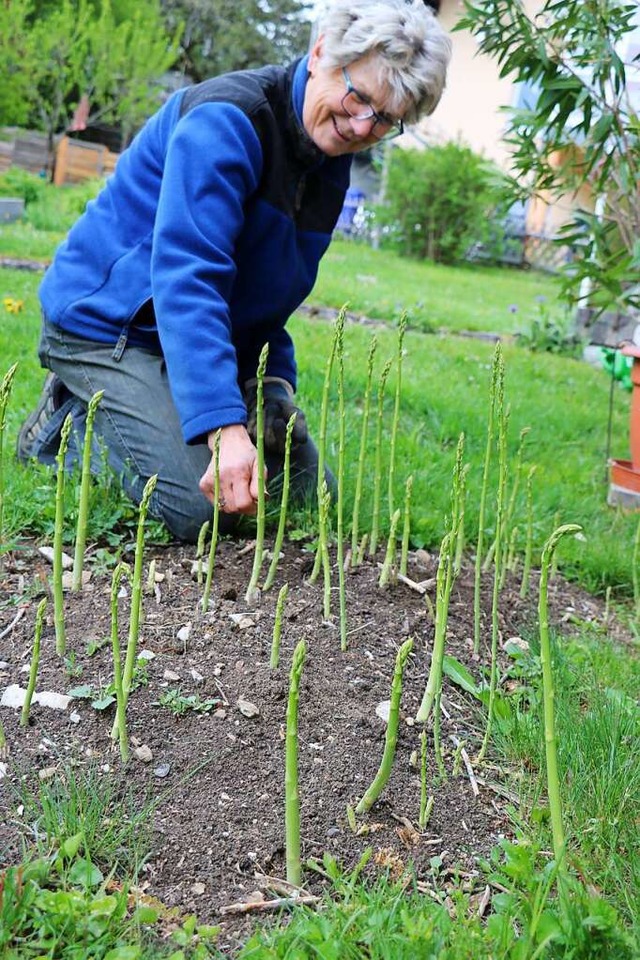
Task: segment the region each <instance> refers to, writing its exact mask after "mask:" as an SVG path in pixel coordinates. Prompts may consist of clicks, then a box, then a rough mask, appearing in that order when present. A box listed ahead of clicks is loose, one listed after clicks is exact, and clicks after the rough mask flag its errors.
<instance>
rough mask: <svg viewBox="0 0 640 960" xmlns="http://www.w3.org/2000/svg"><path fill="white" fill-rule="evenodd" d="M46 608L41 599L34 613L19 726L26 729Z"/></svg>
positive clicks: (44, 599)
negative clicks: (33, 628)
mask: <svg viewBox="0 0 640 960" xmlns="http://www.w3.org/2000/svg"><path fill="white" fill-rule="evenodd" d="M46 608H47V598H46V597H43V599H42V600H41V601H40V603H39V604H38V609H37V611H36V626H35V632H34V636H33V650H32V651H31V665H30V667H29V683H28V684H27V692H26V693H25V696H24V703H23V704H22V713H21V714H20V726H21V727H26V726H27V724H28V723H29V712H30V710H31V701H32V700H33V695H34V693H35V690H36V679H37V676H38V667H39V665H40V639H41V637H42V625H43V623H44V614H45V610H46Z"/></svg>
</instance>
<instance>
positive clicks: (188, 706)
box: [156, 688, 222, 717]
mask: <svg viewBox="0 0 640 960" xmlns="http://www.w3.org/2000/svg"><path fill="white" fill-rule="evenodd" d="M156 703H157V704H158V705H159V706H161V707H166V708H167V709H168V710H170V711H171V713H172V714H173V715H174V716H175V717H183V716H184V715H185V713H189V712H193V713H209V711H210V710H213V709H214V708H215V707H219V706H220V704H221V703H222V701H221V700H220V698H219V697H208V698H207V699H205V700H202V699H201V698H200V696H199V695H198V694H197V693H189V694H185V693H182V692H181V691H180V690H176V689H173V688H172V689H171V690H165V692H164V693H161V694H160V696H159V698H158V700H157V701H156Z"/></svg>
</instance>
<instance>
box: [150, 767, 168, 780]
mask: <svg viewBox="0 0 640 960" xmlns="http://www.w3.org/2000/svg"><path fill="white" fill-rule="evenodd" d="M170 771H171V764H170V763H159V764H158V766H157V767H154V768H153V773H154V776H156V777H158V778H159V779H160V780H163V779H164V778H165V777H168V776H169V773H170Z"/></svg>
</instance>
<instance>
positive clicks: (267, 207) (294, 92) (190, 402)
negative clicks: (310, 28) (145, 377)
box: [40, 58, 351, 443]
mask: <svg viewBox="0 0 640 960" xmlns="http://www.w3.org/2000/svg"><path fill="white" fill-rule="evenodd" d="M306 82H307V59H306V58H304V59H303V60H301V61H298V62H297V63H296V64H293V65H292V66H291V67H289V68H279V67H265V68H263V69H262V70H255V71H243V72H238V73H231V74H225V75H223V76H221V77H217V78H214V79H212V80H208V81H205V82H204V83H202V84H199V85H197V86H194V87H190V88H188V89H186V90H181V91H179V92H178V93H176V94H174V95H173V96H172V97H171V98H170V99H169V100H168V101H167V103H166V104H165V105H164V106H163V107H162V108H161V109H160V110H159V111H158V112H157V113H156V114H155V115H154V116H153V117H151V119H150V120H149V121H148V122H147V124H146V125H145V126H144V128H143V129H142V130H141V132H140V133H139V134H138V136H137V137H136V138H135V140H134V141H133V143H132V144H131V146H130V147H129V148H128V149H127V150H126V151H125V152H124V153H123V154H122V156H121V157H120V159H119V160H118V164H117V167H116V171H115V173H114V175H113V176H112V177H111V178H110V179H109V181H108V182H107V184H106V186H105V188H104V189H103V191H102V192H101V193H100V194H99V196H98V197H97V199H96V200H94V201H92V202H91V203H89V204H88V206H87V210H86V212H85V213H84V214H83V216H82V217H81V218H80V220H79V221H78V222H77V223H76V224H75V226H74V227H73V228H72V230H71V232H70V233H69V236H68V238H67V240H66V241H65V242H64V243H63V244H62V246H61V247H60V248H59V250H58V251H57V253H56V256H55V259H54V261H53V263H52V265H51V267H50V268H49V269H48V270H47V272H46V274H45V277H44V280H43V282H42V285H41V288H40V297H41V302H42V306H43V311H44V314H45V316H46V317H47V319H48V320H49V321H50V322H52V323H54V324H58V325H59V326H61V327H62V328H64V329H65V330H68V331H69V332H71V333H74V334H76V335H78V336H81V337H84V338H86V339H88V340H94V341H98V342H100V343H107V344H109V343H113V344H117V343H120V345H123V344H124V342H125V341H126V342H128V343H130V344H133V345H136V346H142V347H144V348H146V349H150V350H156V351H160V350H161V351H162V353H163V354H164V357H165V360H166V363H167V369H168V373H169V381H170V384H171V390H172V394H173V398H174V401H175V404H176V407H177V409H178V413H179V415H180V419H181V422H182V428H183V434H184V438H185V440H186V441H187V442H190V443H193V442H199V441H201V440H202V439H204V438H205V437H206V434H207V433H209V432H210V431H212V430H215V429H217V428H218V427H222V426H227V425H228V424H231V423H246V408H245V404H244V401H243V398H242V391H241V384H242V383H243V382H244V381H245V380H247V379H249V378H250V377H253V376H255V372H256V367H257V360H258V356H259V353H260V350H261V349H262V346H263V344H264V343H265V342H267V341H268V342H269V362H268V368H267V373H268V374H269V375H271V376H279V377H283V378H284V379H285V380H288V381H289V383H291V384H292V386H293V387H294V388H295V385H296V367H295V358H294V350H293V344H292V341H291V338H290V337H289V334H288V333H287V331H286V329H285V324H286V322H287V320H288V318H289V316H290V315H291V313H292V312H293V311H294V310H295V309H296V307H298V306H299V304H300V303H301V302H302V301H303V300H304V298H305V297H306V296H307V295H308V293H309V292H310V290H311V288H312V287H313V284H314V282H315V279H316V275H317V270H318V263H319V261H320V258H321V257H322V255H323V253H324V252H325V250H326V248H327V246H328V244H329V241H330V238H331V232H332V230H333V228H334V226H335V223H336V221H337V219H338V216H339V213H340V210H341V208H342V203H343V200H344V195H345V192H346V189H347V187H348V183H349V168H350V162H351V161H350V158H349V157H338V158H329V157H326V156H325V155H324V154H323V153H321V152H320V151H319V150H318V148H317V147H316V146H315V145H314V144H313V142H312V141H311V140H310V139H309V138H308V137H307V135H306V133H305V132H304V129H303V127H302V122H301V117H302V106H303V101H304V91H305V86H306Z"/></svg>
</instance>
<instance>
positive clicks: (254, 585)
mask: <svg viewBox="0 0 640 960" xmlns="http://www.w3.org/2000/svg"><path fill="white" fill-rule="evenodd" d="M268 358H269V344H268V343H265V345H264V346H263V348H262V350H261V351H260V359H259V360H258V371H257V373H256V378H257V381H256V384H257V385H256V449H257V451H258V513H257V516H256V549H255V553H254V555H253V569H252V570H251V579H250V580H249V586H248V587H247V593H246V596H245V600H246V601H247V603H251V602H252V601H253V600H255V598H256V596H257V594H258V580H259V578H260V570H261V569H262V561H263V558H264V528H265V520H266V516H265V514H266V511H265V482H264V375H265V371H266V369H267V360H268Z"/></svg>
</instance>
